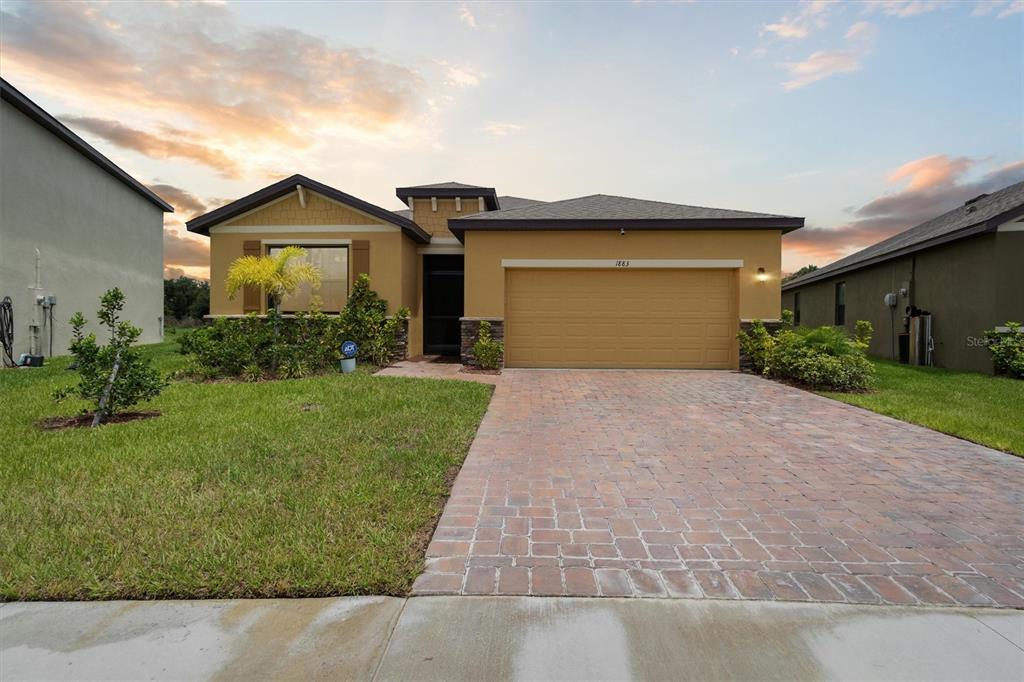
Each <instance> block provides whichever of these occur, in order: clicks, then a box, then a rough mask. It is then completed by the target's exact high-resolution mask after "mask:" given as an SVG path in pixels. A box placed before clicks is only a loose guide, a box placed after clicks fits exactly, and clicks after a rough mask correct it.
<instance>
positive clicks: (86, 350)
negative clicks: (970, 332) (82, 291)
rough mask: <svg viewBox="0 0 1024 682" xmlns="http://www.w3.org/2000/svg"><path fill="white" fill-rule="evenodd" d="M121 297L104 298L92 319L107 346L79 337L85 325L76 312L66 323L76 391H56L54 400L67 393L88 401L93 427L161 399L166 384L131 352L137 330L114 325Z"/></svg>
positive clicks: (110, 294) (111, 293)
mask: <svg viewBox="0 0 1024 682" xmlns="http://www.w3.org/2000/svg"><path fill="white" fill-rule="evenodd" d="M124 301H125V296H124V294H123V293H122V292H121V290H120V289H117V288H114V289H111V290H109V291H108V292H107V293H105V294H103V297H102V298H101V299H100V309H99V311H98V312H97V313H96V316H97V317H98V318H99V320H100V322H102V323H103V325H104V326H106V328H107V330H108V331H109V332H110V342H109V343H107V344H106V345H103V346H101V345H99V344H98V343H96V335H95V334H89V335H85V334H83V333H82V330H83V329H84V327H85V325H86V323H87V321H86V319H85V317H84V316H83V315H82V313H80V312H76V313H75V314H74V315H73V316H72V318H71V327H72V330H73V337H72V341H71V346H70V348H69V350H70V351H71V354H72V355H73V356H74V357H75V364H74V367H75V369H76V370H77V371H78V385H77V386H73V387H70V388H65V389H61V390H58V391H56V392H55V393H54V398H55V399H56V400H58V401H59V400H63V399H64V398H66V397H68V396H69V395H71V394H72V393H76V394H77V395H78V396H79V397H80V398H83V399H85V400H88V401H89V402H90V403H91V406H92V412H93V414H94V415H95V417H94V419H93V423H92V425H93V426H98V425H99V424H100V423H102V421H103V420H104V419H106V418H108V417H110V416H111V415H114V414H116V413H118V412H120V411H123V410H125V409H127V408H129V407H132V406H133V405H136V404H138V403H140V402H142V401H146V400H150V399H151V398H155V397H156V396H158V395H160V391H162V390H163V388H164V387H165V386H166V385H167V381H166V379H164V378H163V377H161V376H160V374H159V373H158V372H157V371H156V370H155V369H153V367H152V366H151V364H150V361H149V360H148V359H145V358H144V357H143V356H142V355H141V354H140V352H139V350H138V348H135V347H133V344H134V343H135V341H136V340H137V339H138V338H139V335H140V334H141V333H142V330H141V329H139V328H138V327H135V326H133V325H132V324H131V322H128V321H122V320H120V319H119V317H120V313H121V311H122V310H123V309H124Z"/></svg>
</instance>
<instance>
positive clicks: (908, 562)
mask: <svg viewBox="0 0 1024 682" xmlns="http://www.w3.org/2000/svg"><path fill="white" fill-rule="evenodd" d="M413 590H414V593H416V594H488V595H571V596H633V597H690V598H705V597H706V598H721V599H768V600H800V601H823V602H851V603H891V604H933V605H985V606H1004V607H1017V608H1021V607H1024V460H1021V459H1020V458H1017V457H1014V456H1012V455H1008V454H1005V453H1001V452H998V451H995V450H992V449H989V448H986V447H982V446H980V445H975V444H972V443H969V442H966V441H963V440H960V439H957V438H953V437H951V436H946V435H943V434H940V433H937V432H935V431H931V430H929V429H925V428H921V427H917V426H913V425H910V424H906V423H904V422H900V421H897V420H895V419H890V418H888V417H885V416H882V415H878V414H875V413H872V412H868V411H866V410H862V409H860V408H856V407H853V406H849V405H845V404H843V403H839V402H836V401H833V400H829V399H827V398H823V397H820V396H816V395H814V394H812V393H809V392H806V391H802V390H799V389H795V388H792V387H789V386H785V385H782V384H778V383H775V382H771V381H767V380H765V379H762V378H760V377H756V376H751V375H746V374H739V373H734V372H716V371H617V370H613V371H599V370H506V371H505V373H504V374H503V376H502V379H501V381H500V382H499V384H498V387H497V389H496V392H495V395H494V398H493V400H492V403H491V406H490V408H489V410H488V412H487V415H486V417H485V418H484V421H483V423H482V424H481V427H480V430H479V432H478V433H477V437H476V440H475V441H474V443H473V445H472V448H471V450H470V452H469V454H468V456H467V459H466V462H465V464H464V465H463V468H462V471H461V472H460V473H459V476H458V478H457V480H456V481H455V485H454V488H453V490H452V495H451V498H450V499H449V501H448V503H447V505H446V507H445V510H444V513H443V515H442V517H441V520H440V522H439V524H438V527H437V529H436V531H435V533H434V536H433V539H432V541H431V543H430V545H429V547H428V550H427V564H426V571H425V572H424V573H423V574H422V575H421V576H420V577H419V578H418V579H417V581H416V583H415V585H414V588H413Z"/></svg>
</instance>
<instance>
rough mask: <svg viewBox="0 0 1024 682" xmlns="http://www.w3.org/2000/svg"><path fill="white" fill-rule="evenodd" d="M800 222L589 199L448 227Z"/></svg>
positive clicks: (793, 225) (768, 225)
mask: <svg viewBox="0 0 1024 682" xmlns="http://www.w3.org/2000/svg"><path fill="white" fill-rule="evenodd" d="M803 224H804V219H803V218H799V217H796V216H785V215H776V214H771V213H753V212H750V211H735V210H731V209H725V208H708V207H705V206H687V205H684V204H671V203H667V202H664V201H649V200H646V199H632V198H630V197H619V196H612V195H608V194H592V195H590V196H585V197H577V198H575V199H565V200H563V201H551V202H544V203H536V204H531V205H525V206H518V207H510V208H504V206H503V209H502V210H500V211H491V212H488V213H476V214H474V215H471V216H467V217H465V218H459V219H456V220H451V221H449V227H450V228H451V230H452V232H453V233H454V234H455V235H456V236H457V237H460V238H461V235H462V233H463V232H465V231H466V230H486V229H490V230H508V229H526V230H529V229H534V230H557V229H589V230H598V229H619V228H622V227H631V228H633V229H651V230H653V229H677V230H678V229H716V228H717V229H776V230H779V229H781V230H782V231H783V232H789V231H790V230H795V229H797V228H799V227H803Z"/></svg>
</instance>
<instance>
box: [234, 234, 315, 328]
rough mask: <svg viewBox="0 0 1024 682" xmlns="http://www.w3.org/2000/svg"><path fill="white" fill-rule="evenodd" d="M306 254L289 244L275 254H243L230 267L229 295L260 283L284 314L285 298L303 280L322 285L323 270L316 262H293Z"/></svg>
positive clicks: (279, 310)
mask: <svg viewBox="0 0 1024 682" xmlns="http://www.w3.org/2000/svg"><path fill="white" fill-rule="evenodd" d="M305 255H306V250H305V249H303V248H301V247H298V246H286V247H284V248H283V249H281V251H280V252H278V253H277V254H275V255H273V256H242V257H241V258H238V259H237V260H235V262H234V263H232V264H231V267H230V268H228V278H227V289H228V298H232V299H233V298H234V297H235V294H237V293H238V290H239V289H241V288H243V287H259V288H261V289H263V290H264V291H265V292H267V295H268V296H270V301H271V303H272V307H273V308H274V310H275V311H276V312H277V313H278V314H280V312H281V301H282V300H283V299H284V297H285V296H288V295H290V294H293V293H295V290H296V289H298V288H299V286H300V285H302V284H311V285H312V286H313V288H314V289H316V288H317V287H319V286H320V270H318V269H317V268H316V266H314V265H313V264H312V263H292V262H291V260H292V259H293V258H301V257H303V256H305Z"/></svg>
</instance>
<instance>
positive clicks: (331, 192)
mask: <svg viewBox="0 0 1024 682" xmlns="http://www.w3.org/2000/svg"><path fill="white" fill-rule="evenodd" d="M296 185H302V186H303V187H305V188H306V189H309V190H312V191H314V192H317V193H318V194H322V195H324V196H326V197H328V198H330V199H334V200H335V201H339V202H341V203H344V204H347V205H349V206H353V207H354V208H357V209H359V210H361V211H363V212H364V213H369V214H370V215H372V216H374V217H376V218H380V219H381V220H383V221H385V222H387V223H389V224H391V225H394V226H395V227H398V228H399V229H401V230H402V232H404V233H405V234H406V235H408V236H409V237H410V238H412V239H413V240H414V241H416V242H418V243H420V244H427V243H429V242H430V235H429V234H427V233H426V232H425V231H424V230H423V228H421V227H420V226H419V225H417V224H416V223H414V222H413V221H411V220H409V219H408V218H405V217H403V216H400V215H397V214H395V213H394V212H393V211H388V210H387V209H384V208H381V207H380V206H375V205H374V204H371V203H369V202H366V201H363V200H362V199H359V198H358V197H354V196H352V195H350V194H346V193H344V192H342V191H340V190H336V189H334V188H333V187H330V186H328V185H325V184H323V183H320V182H317V181H316V180H312V179H310V178H307V177H306V176H304V175H292V176H291V177H287V178H285V179H284V180H281V181H279V182H276V183H274V184H273V185H270V186H268V187H264V188H263V189H260V190H257V191H255V192H253V193H252V194H249V195H248V196H244V197H242V198H240V199H236V200H235V201H232V202H231V203H230V204H227V205H226V206H221V207H220V208H216V209H214V210H212V211H210V212H209V213H205V214H203V215H201V216H196V217H195V218H193V219H192V220H189V221H188V222H186V223H185V229H187V230H188V231H189V232H194V233H196V234H201V235H206V236H209V234H210V228H211V227H213V226H215V225H219V224H220V223H223V222H225V221H227V220H231V219H232V218H236V217H238V216H240V215H241V214H243V213H245V212H246V211H249V210H252V209H253V208H256V207H258V206H260V205H261V204H265V203H267V202H268V201H273V200H274V199H278V198H280V197H283V196H285V195H288V194H291V193H292V192H294V191H295V186H296Z"/></svg>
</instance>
